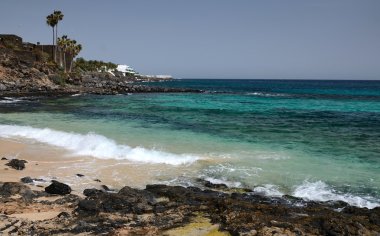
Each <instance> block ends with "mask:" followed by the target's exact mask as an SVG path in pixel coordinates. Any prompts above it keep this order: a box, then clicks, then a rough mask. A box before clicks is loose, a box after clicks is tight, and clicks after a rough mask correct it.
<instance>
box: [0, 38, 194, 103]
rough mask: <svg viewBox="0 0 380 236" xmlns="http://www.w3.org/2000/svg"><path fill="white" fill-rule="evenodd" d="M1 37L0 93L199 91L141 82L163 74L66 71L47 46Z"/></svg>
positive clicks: (6, 94)
mask: <svg viewBox="0 0 380 236" xmlns="http://www.w3.org/2000/svg"><path fill="white" fill-rule="evenodd" d="M0 38H1V41H0V96H33V95H45V96H57V95H65V94H66V95H68V94H76V93H89V94H103V95H106V94H126V93H151V92H160V93H161V92H200V91H198V90H194V89H182V88H163V87H152V86H145V85H141V84H139V83H141V82H152V81H162V80H167V79H168V78H162V77H154V76H144V75H136V74H123V73H109V72H107V71H104V70H100V69H99V70H92V71H85V70H81V69H80V68H79V67H78V68H77V69H76V70H73V71H71V72H68V71H64V69H62V66H60V65H59V63H55V62H52V61H51V59H52V58H51V57H52V55H49V54H48V53H46V52H50V50H48V49H46V46H45V49H44V50H45V51H42V50H41V45H34V44H31V43H23V42H22V38H21V37H18V36H16V35H0ZM67 57H68V58H69V56H67ZM49 58H50V59H49ZM72 60H73V59H72ZM66 63H67V64H69V61H68V62H66ZM70 63H71V61H70ZM169 79H170V78H169Z"/></svg>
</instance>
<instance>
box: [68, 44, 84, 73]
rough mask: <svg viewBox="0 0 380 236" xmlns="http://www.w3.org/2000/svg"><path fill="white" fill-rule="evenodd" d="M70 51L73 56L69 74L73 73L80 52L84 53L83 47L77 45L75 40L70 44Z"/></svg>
mask: <svg viewBox="0 0 380 236" xmlns="http://www.w3.org/2000/svg"><path fill="white" fill-rule="evenodd" d="M68 49H69V52H70V55H71V62H70V68H69V72H71V70H72V68H73V63H74V58H75V57H76V56H78V54H79V53H80V51H82V45H81V44H77V41H75V40H71V41H70V43H69V46H68Z"/></svg>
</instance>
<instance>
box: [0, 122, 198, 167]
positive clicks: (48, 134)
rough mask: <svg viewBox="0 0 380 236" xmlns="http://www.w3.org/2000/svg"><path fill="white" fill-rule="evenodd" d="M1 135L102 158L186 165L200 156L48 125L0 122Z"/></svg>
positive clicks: (75, 153)
mask: <svg viewBox="0 0 380 236" xmlns="http://www.w3.org/2000/svg"><path fill="white" fill-rule="evenodd" d="M0 137H3V138H25V139H32V140H35V141H38V142H41V143H46V144H49V145H53V146H57V147H61V148H64V149H67V150H69V151H71V152H72V154H74V155H81V156H92V157H96V158H99V159H119V160H122V159H125V160H130V161H135V162H143V163H152V164H169V165H183V164H191V163H193V162H195V161H197V160H198V159H200V158H199V157H197V156H193V155H187V154H182V155H177V154H172V153H167V152H163V151H157V150H151V149H146V148H142V147H135V148H132V147H129V146H127V145H120V144H117V143H116V142H115V141H114V140H112V139H109V138H107V137H105V136H102V135H98V134H95V133H88V134H78V133H68V132H63V131H56V130H52V129H49V128H44V129H40V128H33V127H30V126H18V125H0Z"/></svg>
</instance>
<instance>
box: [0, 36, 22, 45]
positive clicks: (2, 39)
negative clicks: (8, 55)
mask: <svg viewBox="0 0 380 236" xmlns="http://www.w3.org/2000/svg"><path fill="white" fill-rule="evenodd" d="M0 44H1V45H3V46H6V47H7V46H10V45H13V46H14V47H22V38H21V37H19V36H17V35H13V34H0Z"/></svg>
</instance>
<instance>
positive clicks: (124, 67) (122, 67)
mask: <svg viewBox="0 0 380 236" xmlns="http://www.w3.org/2000/svg"><path fill="white" fill-rule="evenodd" d="M116 70H117V71H119V72H121V73H123V75H124V76H125V75H126V74H132V75H135V74H137V72H136V71H135V70H134V69H133V68H132V67H130V66H128V65H117V68H116Z"/></svg>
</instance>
